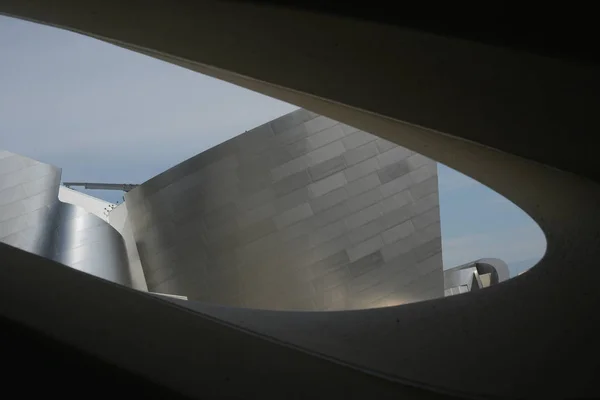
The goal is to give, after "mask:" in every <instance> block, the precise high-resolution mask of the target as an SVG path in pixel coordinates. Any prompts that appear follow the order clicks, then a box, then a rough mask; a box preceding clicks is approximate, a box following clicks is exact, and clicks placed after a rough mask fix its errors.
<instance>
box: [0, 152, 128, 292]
mask: <svg viewBox="0 0 600 400" xmlns="http://www.w3.org/2000/svg"><path fill="white" fill-rule="evenodd" d="M60 175H61V174H60V169H58V168H56V167H53V166H51V165H47V164H43V163H40V162H38V161H35V160H31V159H29V158H27V157H23V156H20V155H16V154H13V153H10V152H6V151H3V152H0V241H1V242H4V243H6V244H9V245H11V246H14V247H18V248H20V249H23V250H26V251H28V252H31V253H34V254H37V255H40V256H43V257H46V258H49V259H52V260H55V261H58V262H61V263H62V264H65V265H67V266H69V267H72V268H75V269H78V270H80V271H84V272H87V273H89V274H92V275H95V276H98V277H100V278H104V279H107V280H109V281H112V282H115V283H119V284H121V285H125V286H130V287H131V286H133V287H135V285H133V284H132V282H133V280H132V273H131V271H130V268H129V262H128V256H127V251H126V249H125V243H124V241H123V239H122V237H121V235H120V234H119V232H117V231H116V230H115V229H114V228H113V227H112V226H110V225H109V224H108V223H107V222H105V221H103V220H102V219H101V218H100V217H98V216H96V215H94V214H92V213H90V212H88V211H86V210H85V209H84V208H82V207H79V206H77V205H73V204H68V203H63V202H61V201H59V198H58V194H59V184H60ZM67 190H68V189H67ZM81 196H85V195H83V194H81ZM67 197H68V198H69V196H67ZM70 197H71V198H72V197H73V195H71V196H70ZM71 200H73V199H71ZM85 204H87V203H85ZM96 211H97V210H96Z"/></svg>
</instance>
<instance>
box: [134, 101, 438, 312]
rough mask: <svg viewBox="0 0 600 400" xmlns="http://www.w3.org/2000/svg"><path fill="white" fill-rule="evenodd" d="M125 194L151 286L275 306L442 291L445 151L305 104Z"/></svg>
mask: <svg viewBox="0 0 600 400" xmlns="http://www.w3.org/2000/svg"><path fill="white" fill-rule="evenodd" d="M125 199H126V202H125V204H126V206H127V209H128V214H129V215H128V218H129V220H130V222H131V226H132V228H133V235H134V237H135V240H136V243H137V248H138V250H139V253H140V258H141V261H142V265H143V268H144V273H145V276H146V278H147V282H148V288H149V289H150V290H151V291H160V292H164V293H171V294H177V295H185V296H187V297H188V298H190V299H194V300H201V301H205V302H210V303H217V304H222V305H230V306H242V307H248V308H262V309H279V310H282V309H295V310H336V309H358V308H374V307H382V306H388V305H397V304H403V303H410V302H415V301H420V300H426V299H431V298H436V297H441V296H443V273H442V258H441V238H440V214H439V199H438V181H437V169H436V164H435V162H433V161H431V160H430V159H428V158H426V157H423V156H421V155H420V154H416V153H414V152H413V151H410V150H407V149H405V148H403V147H399V146H397V145H395V144H392V143H390V142H388V141H386V140H383V139H380V138H378V137H376V136H374V135H371V134H369V133H366V132H363V131H360V130H358V129H356V128H353V127H350V126H347V125H344V124H341V123H338V122H337V121H334V120H332V119H329V118H327V117H323V116H319V115H317V114H314V113H311V112H309V111H306V110H302V109H300V110H298V111H295V112H293V113H290V114H288V115H285V116H282V117H280V118H278V119H276V120H274V121H271V122H269V123H267V124H264V125H262V126H259V127H257V128H255V129H253V130H251V131H248V132H246V133H243V134H242V135H240V136H238V137H236V138H234V139H232V140H229V141H227V142H225V143H223V144H221V145H219V146H217V147H214V148H212V149H210V150H208V151H206V152H204V153H201V154H199V155H197V156H195V157H193V158H191V159H189V160H187V161H185V162H183V163H181V164H179V165H177V166H175V167H173V168H171V169H169V170H167V171H165V172H163V173H162V174H160V175H158V176H156V177H155V178H153V179H150V180H149V181H147V182H146V183H144V184H142V185H141V186H139V187H137V188H135V189H133V190H132V191H130V192H129V193H127V194H126V196H125Z"/></svg>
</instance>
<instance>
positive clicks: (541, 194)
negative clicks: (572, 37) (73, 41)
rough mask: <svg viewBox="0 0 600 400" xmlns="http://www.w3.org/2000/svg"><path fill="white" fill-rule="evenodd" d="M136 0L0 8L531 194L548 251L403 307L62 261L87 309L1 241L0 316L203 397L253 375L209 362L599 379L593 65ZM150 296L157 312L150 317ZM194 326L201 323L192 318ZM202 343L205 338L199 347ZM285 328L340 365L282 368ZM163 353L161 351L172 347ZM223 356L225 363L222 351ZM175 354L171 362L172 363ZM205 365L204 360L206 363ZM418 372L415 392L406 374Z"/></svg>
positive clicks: (400, 385)
mask: <svg viewBox="0 0 600 400" xmlns="http://www.w3.org/2000/svg"><path fill="white" fill-rule="evenodd" d="M130 4H131V3H124V2H117V1H110V0H107V1H105V2H103V3H102V4H99V3H98V4H94V5H90V4H89V3H88V4H83V3H81V2H75V1H69V0H64V1H59V2H53V3H52V4H48V3H47V2H43V1H29V2H21V1H4V2H3V3H1V4H0V10H1V11H2V12H5V13H8V14H13V15H16V16H20V17H23V18H28V19H32V20H38V21H42V22H44V23H48V24H52V25H57V26H63V27H67V28H69V29H72V30H76V31H77V30H78V31H81V32H85V33H86V34H89V35H91V36H94V37H100V38H104V39H105V40H108V41H110V42H112V43H117V44H119V45H122V46H125V47H128V48H134V49H136V50H137V51H141V52H144V53H145V54H152V55H154V56H156V57H158V58H161V59H164V60H168V61H170V62H173V63H176V64H179V65H183V66H186V67H188V68H191V69H194V70H197V71H202V72H206V73H209V74H210V75H212V76H216V77H220V78H223V79H226V80H228V81H230V82H235V83H237V84H240V85H242V86H244V87H247V88H251V89H253V90H258V91H261V92H262V93H265V94H269V95H271V96H274V97H277V98H280V99H282V100H285V101H288V102H292V103H295V104H297V105H299V106H301V107H304V108H307V109H310V110H312V111H314V112H318V113H319V114H322V115H326V116H328V117H330V118H334V119H336V120H338V121H342V122H344V123H346V124H348V125H351V126H355V127H358V128H359V129H361V130H365V131H368V132H371V133H373V134H376V135H378V136H382V137H385V138H387V139H389V140H391V141H393V142H395V143H398V144H400V145H402V146H406V147H408V148H410V149H412V150H414V151H417V152H419V153H421V154H424V155H426V156H427V157H430V158H432V159H434V160H437V161H440V162H443V163H445V164H447V165H448V166H450V167H452V168H454V169H456V170H458V171H460V172H463V173H465V174H467V175H469V176H471V177H473V178H475V179H477V180H478V181H480V182H482V183H484V184H486V185H488V186H489V187H491V188H492V189H494V190H496V191H497V192H499V193H500V194H502V195H505V196H506V197H507V198H508V199H510V200H511V201H513V202H514V203H515V204H517V205H518V206H519V207H521V208H522V209H523V210H524V211H526V212H527V213H528V214H529V215H530V216H531V217H532V218H533V219H534V220H536V221H537V223H538V224H539V225H540V227H541V228H542V230H543V231H544V233H545V235H546V238H547V251H546V254H545V256H544V258H543V259H542V260H541V261H540V263H539V264H538V265H537V266H536V267H534V268H532V269H531V270H530V271H528V272H527V273H525V274H522V275H520V276H518V277H516V278H514V279H511V280H509V281H507V282H503V283H501V284H499V285H495V286H492V287H490V288H487V289H485V290H481V291H477V292H471V293H467V294H464V295H459V296H451V297H448V298H444V299H437V300H431V301H426V302H420V303H414V304H409V305H405V306H400V307H387V308H380V309H374V310H360V311H344V312H330V313H318V312H317V313H304V312H277V311H260V310H254V311H251V312H250V311H248V310H243V309H236V308H227V307H217V306H210V305H202V304H201V305H200V306H199V307H200V308H202V310H197V311H200V312H199V313H192V312H191V311H189V312H187V313H186V311H184V310H180V309H176V308H175V306H174V305H165V304H161V305H158V304H155V303H150V300H148V299H147V298H146V297H145V296H144V295H143V294H141V293H135V294H131V293H130V292H128V291H127V290H125V289H123V288H114V290H111V292H110V294H111V295H114V296H115V297H113V298H112V299H111V297H110V296H104V294H106V293H105V292H104V289H105V287H106V283H102V282H95V281H94V282H91V281H90V282H89V285H86V286H85V288H83V287H82V286H81V284H82V282H83V281H84V280H85V281H86V282H87V281H89V277H88V276H81V275H73V276H72V278H71V279H70V280H65V279H63V280H61V281H60V282H61V283H60V284H61V285H62V286H63V287H65V288H68V289H69V290H76V291H77V292H78V293H79V294H81V296H80V297H78V300H79V304H78V306H79V310H76V309H73V302H72V299H70V298H65V297H58V298H57V297H56V296H54V297H53V296H52V294H53V293H52V294H51V292H50V290H49V289H48V288H47V287H45V286H43V285H40V284H39V282H36V281H31V280H29V279H28V277H29V276H30V275H28V274H29V273H38V272H39V271H43V272H44V273H46V274H47V276H46V277H47V278H48V279H52V278H53V276H54V279H57V278H59V276H58V275H57V274H54V273H52V272H51V270H50V269H48V268H46V269H42V268H41V266H40V265H38V264H39V263H40V260H39V259H37V258H36V261H35V262H34V261H32V260H31V259H32V258H35V257H33V256H31V255H28V254H25V253H20V252H16V251H15V250H14V249H8V250H7V251H8V252H4V251H3V254H7V255H8V254H10V257H11V258H10V260H11V261H10V263H5V265H4V266H3V267H4V268H2V269H1V272H0V273H2V274H3V276H2V280H0V282H1V283H2V284H3V285H4V286H3V288H2V289H3V290H2V291H0V295H1V296H3V301H1V302H0V306H2V307H3V308H2V314H3V315H4V316H6V317H8V318H11V319H13V320H15V321H18V322H21V323H24V324H26V325H28V326H31V327H35V328H36V329H38V330H41V331H44V332H47V333H48V334H51V335H52V336H53V337H55V338H57V340H61V341H63V342H64V343H69V344H71V345H73V346H76V347H77V348H78V349H81V350H82V351H85V352H88V353H90V354H93V355H95V356H97V357H100V358H102V359H104V360H108V361H110V362H113V363H114V364H116V365H118V366H120V367H123V368H127V369H129V370H131V371H134V372H136V373H139V374H141V375H143V376H145V377H147V378H150V379H152V380H154V381H155V382H158V383H162V384H164V385H167V386H169V387H171V388H175V389H176V390H179V391H181V392H183V393H186V394H188V395H190V396H195V397H198V398H201V397H203V396H204V397H206V394H207V393H211V394H212V393H214V394H222V395H227V394H233V395H237V396H238V397H243V396H244V395H248V393H247V392H244V389H245V388H248V386H245V385H244V384H241V385H239V386H236V385H229V386H226V387H223V385H220V384H218V383H217V380H216V379H214V378H215V377H220V378H221V379H225V378H229V379H231V377H232V376H233V377H235V378H236V379H238V378H239V379H244V383H247V382H248V381H247V379H254V382H264V379H265V375H264V374H265V372H266V371H268V372H270V374H269V376H268V381H269V382H273V381H276V382H282V383H284V384H287V385H289V386H288V387H293V388H294V389H295V390H299V392H295V393H297V394H298V397H301V396H302V395H305V396H308V395H309V394H308V393H306V392H305V391H304V389H303V388H305V387H306V384H307V382H308V380H312V383H314V382H316V381H318V382H320V383H321V384H322V386H319V385H316V384H315V385H314V386H313V387H319V388H322V387H325V386H326V385H327V383H324V382H323V381H321V380H320V379H330V382H334V384H339V385H336V386H337V387H338V389H339V387H349V388H352V389H354V388H355V387H354V386H353V385H354V384H355V383H356V382H358V380H354V379H353V378H356V379H360V378H361V377H362V378H364V376H362V375H360V374H358V375H352V376H350V375H345V376H342V375H339V374H342V373H345V372H348V370H347V369H346V368H347V367H348V366H350V367H351V368H354V369H355V370H356V371H362V372H364V373H366V374H369V375H376V376H379V377H385V378H386V379H389V380H392V381H394V382H395V383H396V384H395V385H394V390H395V391H396V392H395V394H396V396H397V397H400V396H405V397H409V396H412V397H414V398H427V395H428V394H430V395H431V394H432V392H434V391H435V392H437V393H440V392H441V393H445V394H450V393H451V394H454V395H458V396H462V397H469V398H542V397H543V398H577V397H598V396H599V395H600V392H599V388H598V385H597V384H596V373H595V371H597V370H598V369H599V367H600V365H599V362H598V360H599V356H598V355H599V354H600V343H598V341H597V337H598V336H599V335H600V327H598V325H597V324H595V321H594V319H593V317H592V316H593V315H596V313H597V310H598V308H599V307H600V294H599V292H598V290H597V282H598V281H599V278H600V276H599V275H600V269H598V268H597V260H598V256H600V254H599V251H600V250H599V249H600V209H599V208H600V187H599V185H598V177H599V176H600V168H599V164H598V158H597V157H596V155H595V148H596V146H595V140H596V136H597V135H596V133H595V127H596V125H597V121H596V119H597V117H596V110H595V109H596V108H597V104H599V103H600V90H598V88H600V74H599V73H598V71H597V69H596V68H594V67H593V66H590V65H583V64H574V63H570V62H566V61H562V60H559V59H550V58H545V57H541V56H535V55H531V54H528V53H526V52H516V51H511V50H510V49H498V48H493V47H490V46H487V45H484V44H475V43H469V42H466V41H462V40H456V39H452V38H439V37H435V36H433V35H429V34H423V33H417V32H412V31H409V30H406V29H401V28H398V27H396V26H394V25H393V24H387V25H378V24H376V23H369V22H363V21H358V20H356V19H347V18H344V17H343V16H336V15H332V14H335V10H334V11H333V12H330V13H329V14H328V15H324V14H323V15H315V14H309V13H303V12H298V11H292V10H282V9H278V8H273V7H269V6H264V5H263V6H260V7H259V6H255V5H252V4H241V3H226V2H212V1H196V2H190V3H180V4H178V5H177V6H174V5H173V4H172V3H170V2H155V3H152V4H146V5H145V6H144V7H132V8H131V9H130V8H128V6H130ZM165 16H168V17H165ZM132 21H135V29H131V24H132ZM216 37H218V38H219V40H214V38H216ZM390 49H393V51H390ZM273 54H277V57H273ZM307 71H309V72H307ZM358 82H359V83H360V84H358ZM419 126H421V127H427V128H430V129H425V128H420V127H419ZM3 250H6V249H3ZM71 272H73V273H75V271H71ZM60 277H61V278H63V277H64V276H62V275H61V276H60ZM52 282H57V283H58V281H52ZM26 288H35V290H36V293H38V296H37V297H36V298H33V299H32V298H31V297H30V296H27V295H26V293H27V290H26ZM77 288H79V289H77ZM83 289H85V291H84V290H83ZM125 293H127V294H125ZM100 296H102V299H103V303H102V304H103V307H104V308H103V309H99V307H98V303H99V298H100ZM117 296H119V299H120V300H121V302H120V304H119V303H118V300H117ZM120 296H123V297H120ZM107 299H108V300H107ZM111 300H113V301H114V303H113V304H119V307H115V308H118V312H117V313H116V314H118V316H119V319H118V320H114V324H113V325H112V326H111V328H110V332H111V333H112V334H111V335H106V334H102V335H100V334H98V333H97V332H96V331H97V328H98V326H99V324H100V322H99V321H100V320H101V319H102V318H98V317H103V316H105V315H106V314H105V311H104V310H105V308H106V305H107V303H106V301H108V302H110V301H111ZM128 302H135V305H134V304H127V303H128ZM64 310H69V311H71V312H73V313H74V315H77V317H79V318H80V321H81V323H80V324H79V325H78V326H76V327H75V329H73V327H67V326H65V324H64V322H63V321H60V322H61V323H60V324H56V323H55V321H54V320H49V319H48V318H47V317H46V315H47V313H48V311H52V312H54V313H60V312H62V311H64ZM490 310H493V312H490ZM77 311H78V312H77ZM134 315H135V316H137V318H136V319H135V320H133V319H132V316H134ZM151 316H154V317H157V318H156V319H155V320H156V321H160V323H159V324H154V325H152V324H150V322H149V321H151ZM143 317H146V319H144V323H143V325H144V326H147V327H148V329H147V330H146V331H145V333H146V335H143V337H144V343H145V344H148V345H150V346H149V347H144V348H143V349H142V348H141V347H143V346H140V347H133V348H132V347H131V346H127V344H128V343H135V342H136V338H137V337H138V336H139V327H140V324H142V322H141V318H143ZM250 317H252V318H250ZM209 322H210V323H214V324H217V325H218V324H220V323H225V322H226V323H228V324H232V325H236V326H238V327H244V328H245V329H247V330H249V331H251V332H253V334H258V335H260V334H261V333H262V334H263V335H267V336H268V337H269V338H271V340H276V341H275V342H269V343H270V344H271V345H270V346H265V347H262V346H261V347H260V348H258V347H256V349H257V352H256V353H247V352H246V351H242V349H241V348H240V351H239V352H235V356H234V354H233V353H228V351H229V350H230V349H232V348H234V347H233V346H236V345H239V343H240V342H239V340H241V337H245V336H243V335H241V334H240V337H236V338H233V337H231V336H227V337H224V336H223V335H220V332H219V331H217V330H216V329H211V328H208V327H209V326H210V323H209ZM165 324H168V325H169V330H168V334H169V335H173V336H172V337H173V338H176V340H164V339H165V338H166V335H167V333H165V330H164V329H155V330H154V331H152V329H150V327H151V326H154V327H163V326H164V325H165ZM200 327H202V328H204V329H202V328H200ZM69 328H70V329H69ZM196 329H197V330H196ZM190 331H191V332H192V333H196V334H195V335H187V332H190ZM199 337H202V340H198V338H199ZM204 343H206V344H210V345H211V346H212V347H211V348H208V349H206V348H200V347H197V346H200V345H203V344H204ZM261 343H262V342H261ZM283 343H285V344H286V345H290V346H294V348H295V349H297V350H298V353H299V352H309V353H311V354H313V355H317V354H318V355H320V356H321V357H326V358H328V359H330V360H335V361H336V362H337V363H340V364H343V365H344V366H336V365H333V364H328V366H327V367H326V368H325V367H323V369H310V368H309V369H306V370H302V373H298V374H296V373H291V371H290V370H289V369H284V368H291V367H292V366H294V365H295V366H298V365H300V364H299V363H297V362H296V361H297V359H293V360H292V359H291V358H286V356H287V354H286V355H284V354H283V353H278V351H280V350H281V347H283V346H281V345H282V344H283ZM448 343H452V345H448ZM490 343H493V346H490V345H489V344H490ZM147 348H152V352H148V351H147V350H146V349H147ZM267 348H268V349H269V350H270V351H268V352H267V351H266V349H267ZM254 349H255V347H253V346H249V347H248V350H249V351H253V350H254ZM204 350H212V351H214V352H213V353H206V352H204ZM244 350H246V349H245V348H244ZM219 352H220V353H219ZM206 354H213V355H215V356H214V357H212V358H208V357H205V355H206ZM217 354H219V356H217ZM239 354H244V357H243V358H242V362H240V358H239ZM292 354H296V353H295V352H292ZM161 355H164V356H165V357H167V355H168V357H169V359H170V360H172V361H173V363H172V364H170V365H169V366H168V367H167V366H165V365H164V363H162V362H161ZM194 355H196V356H194ZM226 355H230V356H231V358H229V357H226ZM296 355H298V354H296ZM152 357H154V358H152ZM299 357H300V356H299ZM142 360H143V362H142ZM231 360H235V362H236V365H237V367H235V368H231V369H230V368H228V367H229V364H223V363H228V362H229V361H231ZM284 360H286V361H287V362H286V361H284ZM312 361H313V362H314V363H315V364H316V363H320V362H321V360H319V358H316V357H315V358H314V359H313V360H312ZM179 363H180V364H179ZM174 365H175V366H177V365H180V366H181V368H178V369H177V370H176V371H175V370H174V367H173V366H174ZM282 367H283V368H282ZM204 370H210V371H213V373H214V374H211V375H206V376H205V375H203V374H199V373H198V371H203V372H204ZM342 371H343V372H342ZM341 382H344V384H341ZM386 384H387V383H385V382H383V381H380V380H369V381H366V380H361V381H360V384H359V387H361V388H366V387H367V386H368V388H369V389H371V392H370V395H371V396H372V397H378V396H380V395H381V392H379V391H381V390H383V388H384V387H386ZM345 385H348V386H345ZM411 386H419V387H421V388H424V389H427V392H412V393H410V394H408V393H407V392H406V391H407V390H410V389H409V388H410V387H411ZM252 388H254V389H256V390H257V391H255V392H253V394H254V396H256V395H257V393H258V394H260V395H269V394H271V395H272V394H274V392H275V388H274V387H273V386H272V385H260V386H253V387H252ZM352 389H351V390H352ZM232 392H234V393H232ZM322 393H325V391H323V392H322ZM327 393H331V392H327ZM353 393H356V394H357V396H364V392H359V391H358V390H357V391H356V392H351V393H350V395H352V394H353ZM313 395H314V394H313Z"/></svg>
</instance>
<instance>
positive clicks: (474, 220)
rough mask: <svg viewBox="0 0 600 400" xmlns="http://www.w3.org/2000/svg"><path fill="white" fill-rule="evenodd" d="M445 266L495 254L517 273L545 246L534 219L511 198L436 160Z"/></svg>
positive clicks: (536, 258) (535, 259) (533, 261)
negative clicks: (437, 162) (437, 164)
mask: <svg viewBox="0 0 600 400" xmlns="http://www.w3.org/2000/svg"><path fill="white" fill-rule="evenodd" d="M438 171H439V181H440V184H439V187H440V212H441V221H442V243H443V249H444V251H443V255H444V269H450V268H454V267H456V266H459V265H463V264H467V263H469V262H472V261H474V260H478V259H482V258H498V259H500V260H503V261H504V262H505V263H506V264H507V265H508V268H509V272H510V277H511V278H512V277H515V276H517V275H519V274H521V273H523V272H525V271H527V270H528V269H529V268H531V267H533V266H535V265H536V264H537V263H538V261H539V260H541V258H542V257H543V255H544V253H545V251H546V238H545V236H544V233H543V232H542V230H541V229H540V227H539V226H538V224H537V223H536V222H535V221H534V220H533V219H532V218H531V217H530V216H529V215H527V213H525V212H524V211H523V210H521V209H520V208H519V207H518V206H517V205H515V204H514V203H513V202H511V201H510V200H508V199H507V198H505V197H504V196H502V195H500V194H498V193H496V192H495V191H493V190H492V189H490V188H488V187H486V186H485V185H482V184H480V183H479V182H477V181H475V180H474V179H471V178H469V177H467V176H465V175H463V174H461V173H460V172H458V171H455V170H453V169H451V168H449V167H446V166H445V165H443V164H439V167H438Z"/></svg>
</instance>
